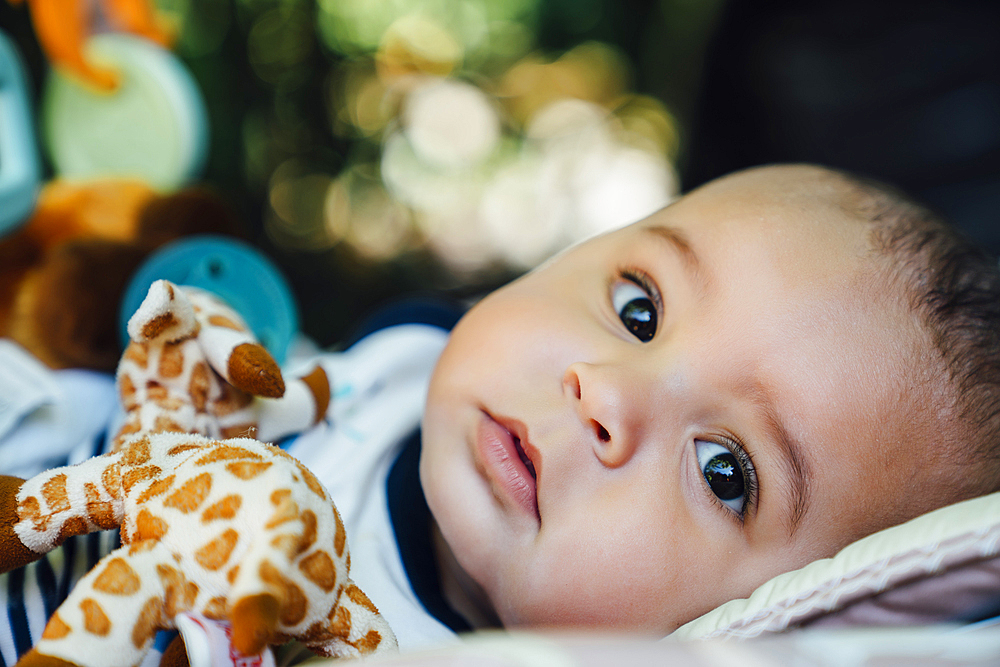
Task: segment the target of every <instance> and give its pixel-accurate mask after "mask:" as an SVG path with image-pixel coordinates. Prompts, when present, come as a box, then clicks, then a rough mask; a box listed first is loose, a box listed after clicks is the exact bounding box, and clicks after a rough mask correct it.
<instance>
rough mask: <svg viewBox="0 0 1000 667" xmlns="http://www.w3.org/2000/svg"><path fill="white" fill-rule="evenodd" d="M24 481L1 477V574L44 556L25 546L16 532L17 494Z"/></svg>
mask: <svg viewBox="0 0 1000 667" xmlns="http://www.w3.org/2000/svg"><path fill="white" fill-rule="evenodd" d="M22 484H24V480H23V479H21V478H19V477H9V476H7V475H0V573H3V572H10V571H11V570H16V569H17V568H19V567H23V566H24V565H27V564H28V563H31V562H33V561H36V560H38V559H39V558H41V557H42V555H43V554H40V553H36V552H34V551H32V550H31V549H29V548H28V547H26V546H24V543H22V542H21V538H19V537H18V536H17V533H15V532H14V524H15V523H17V521H18V515H17V492H18V491H19V490H20V488H21V485H22Z"/></svg>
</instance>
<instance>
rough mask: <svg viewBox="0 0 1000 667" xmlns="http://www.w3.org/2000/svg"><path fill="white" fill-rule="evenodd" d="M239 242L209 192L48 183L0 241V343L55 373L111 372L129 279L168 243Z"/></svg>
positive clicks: (238, 230)
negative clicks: (196, 239) (23, 219)
mask: <svg viewBox="0 0 1000 667" xmlns="http://www.w3.org/2000/svg"><path fill="white" fill-rule="evenodd" d="M194 234H219V235H224V236H234V237H242V236H243V229H242V225H241V223H240V222H239V220H238V219H237V218H236V216H235V215H234V214H233V213H232V212H231V211H230V210H229V208H228V207H227V206H226V205H225V204H224V203H223V202H222V201H221V200H220V199H219V198H218V197H217V196H215V195H213V194H212V193H211V192H209V191H207V190H203V189H196V188H192V189H188V190H182V191H179V192H176V193H173V194H170V195H159V194H157V193H156V192H155V191H153V190H152V189H150V188H149V186H147V185H145V184H144V183H142V182H140V181H134V180H124V179H119V180H115V179H105V180H98V181H89V182H79V183H68V182H63V181H54V182H50V183H48V184H47V185H46V186H45V187H44V188H43V190H42V192H41V194H40V195H39V198H38V203H37V206H36V209H35V212H34V214H33V215H32V217H31V218H30V219H29V220H28V222H27V223H25V225H24V226H23V227H22V228H21V229H19V230H18V231H17V232H16V233H15V234H13V235H11V236H9V237H7V238H4V239H2V240H0V336H5V337H7V338H11V339H13V340H15V341H17V342H18V343H19V344H20V345H21V346H23V347H24V348H25V349H27V350H29V351H30V352H31V353H33V354H34V355H35V356H36V357H38V358H39V359H41V360H42V361H43V362H44V363H45V364H47V365H48V366H50V367H51V368H89V369H93V370H102V371H109V372H110V371H114V369H115V367H116V365H117V364H118V359H119V356H120V354H121V347H120V342H119V333H118V321H119V320H118V309H119V305H120V303H121V300H122V295H123V294H124V292H125V289H126V287H127V286H128V282H129V279H130V278H131V276H132V274H133V273H134V272H135V271H136V269H138V267H139V266H140V265H141V264H142V262H143V261H144V260H145V259H146V258H147V257H148V256H149V255H150V254H151V253H152V252H153V251H155V250H156V249H157V248H159V247H160V246H162V245H163V244H164V243H167V242H169V241H173V240H176V239H180V238H183V237H186V236H191V235H194Z"/></svg>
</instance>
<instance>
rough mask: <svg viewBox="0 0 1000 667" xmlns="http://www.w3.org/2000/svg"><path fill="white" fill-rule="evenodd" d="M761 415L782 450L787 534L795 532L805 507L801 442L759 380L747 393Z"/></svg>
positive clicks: (805, 478) (806, 486) (805, 476)
mask: <svg viewBox="0 0 1000 667" xmlns="http://www.w3.org/2000/svg"><path fill="white" fill-rule="evenodd" d="M748 393H749V394H750V395H751V399H752V400H753V402H754V403H755V404H756V406H757V409H758V411H759V412H760V414H761V415H762V416H763V418H764V426H765V428H766V430H767V433H768V435H770V437H771V440H772V441H774V442H775V443H777V445H778V450H779V451H780V453H781V462H782V465H783V466H784V468H785V477H786V478H787V479H788V480H789V481H790V482H791V500H792V502H791V506H792V511H791V515H790V517H789V523H788V534H789V537H791V536H792V535H794V534H795V530H796V529H797V528H798V526H799V524H800V523H801V521H802V517H803V516H805V513H806V509H807V508H808V496H809V479H810V475H809V469H808V466H807V464H806V460H805V458H804V457H803V456H802V451H803V448H802V445H801V444H800V443H799V441H798V440H797V439H795V438H794V437H793V436H792V435H791V433H789V432H788V429H787V428H785V424H784V422H782V421H781V418H780V417H779V416H778V414H777V412H776V411H775V409H774V402H773V401H772V400H771V397H770V393H769V392H768V391H767V390H766V389H765V388H764V387H763V386H762V385H761V384H760V383H758V382H756V381H755V382H752V384H751V387H750V389H749V392H748Z"/></svg>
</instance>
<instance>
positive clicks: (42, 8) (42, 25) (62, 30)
mask: <svg viewBox="0 0 1000 667" xmlns="http://www.w3.org/2000/svg"><path fill="white" fill-rule="evenodd" d="M8 1H9V2H10V3H11V4H12V5H19V4H21V3H22V2H24V0H8ZM27 3H28V7H29V9H30V11H31V21H32V23H33V24H34V26H35V34H36V35H37V36H38V42H39V44H40V45H41V47H42V50H44V51H45V54H46V56H47V57H48V59H49V61H50V62H51V63H52V65H53V66H55V67H59V68H62V69H65V70H67V71H70V72H72V73H74V74H75V75H77V76H78V77H80V78H82V79H83V80H84V81H86V82H87V83H89V84H91V85H93V86H96V87H97V88H99V89H100V90H105V91H109V92H110V91H113V90H115V88H117V87H118V80H119V76H118V73H117V72H116V71H114V70H113V69H109V68H106V67H101V66H99V65H95V64H93V63H90V62H88V61H87V59H86V58H85V57H84V53H83V47H84V43H85V42H86V40H87V37H89V36H90V32H91V30H90V28H91V16H90V14H89V12H88V10H89V8H90V7H89V3H88V2H86V0H27ZM100 4H101V8H102V9H103V12H104V16H105V17H106V18H107V21H108V23H109V24H111V25H112V26H113V27H114V28H116V29H118V30H121V31H124V32H129V33H132V34H134V35H139V36H141V37H145V38H147V39H150V40H152V41H154V42H156V43H158V44H160V45H162V46H165V47H169V46H170V44H171V43H172V42H173V34H172V30H171V29H170V28H169V27H168V25H167V22H166V21H165V20H164V19H163V18H162V17H160V16H158V15H157V13H156V10H155V9H154V8H153V6H152V4H151V3H150V2H149V0H101V3H100Z"/></svg>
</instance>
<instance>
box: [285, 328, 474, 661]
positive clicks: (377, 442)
mask: <svg viewBox="0 0 1000 667" xmlns="http://www.w3.org/2000/svg"><path fill="white" fill-rule="evenodd" d="M447 336H448V334H447V332H446V331H444V330H442V329H439V328H437V327H432V326H426V325H420V324H407V325H401V326H395V327H391V328H388V329H383V330H381V331H377V332H375V333H374V334H371V335H369V336H367V337H366V338H364V339H362V340H361V341H359V342H358V343H356V344H355V345H354V346H352V347H351V348H349V349H348V350H347V351H345V352H342V353H339V354H327V355H322V356H320V357H318V358H314V359H312V360H309V362H310V363H311V362H312V361H318V362H319V363H321V364H322V365H323V367H324V370H326V372H327V375H328V376H329V377H330V379H331V383H332V385H333V387H332V398H331V401H330V409H329V411H328V414H327V417H328V418H327V420H326V422H323V423H320V424H319V425H317V427H315V428H313V429H312V430H310V431H308V432H306V433H304V434H303V435H301V436H300V437H299V438H298V439H297V440H295V441H294V442H293V443H292V444H291V445H290V446H289V447H287V451H288V453H290V454H291V455H292V456H294V457H296V458H298V459H299V460H300V461H302V462H303V463H304V464H305V465H306V466H307V467H309V469H310V470H312V471H313V472H314V473H315V474H316V476H317V477H318V478H319V479H320V480H321V481H322V482H323V484H324V485H326V487H327V489H328V490H329V491H330V494H331V496H332V497H333V500H334V502H335V503H336V504H337V508H338V510H339V511H340V514H341V517H342V518H343V520H344V524H345V526H346V528H347V544H348V547H349V548H350V550H351V578H352V579H354V581H355V582H356V583H357V584H358V586H360V587H361V590H363V591H364V592H365V593H366V594H367V595H368V596H369V597H370V598H371V599H372V602H374V603H375V606H377V607H378V608H379V611H381V612H382V614H383V616H385V618H386V620H387V621H388V622H389V625H390V626H391V627H392V629H393V631H394V632H395V633H396V638H397V640H398V641H399V647H400V650H401V651H407V650H411V649H416V648H422V647H426V646H432V645H440V644H442V643H443V642H448V641H452V640H454V639H455V637H456V635H455V633H454V632H453V631H452V630H451V629H449V628H448V627H447V626H445V625H444V624H443V623H441V622H440V621H438V620H437V619H436V618H434V617H433V616H431V615H430V614H428V613H427V611H426V610H425V609H424V607H423V606H422V605H421V603H420V601H419V600H418V599H417V597H416V595H415V594H414V593H413V590H412V588H411V586H410V583H409V580H408V578H407V576H406V572H405V570H404V568H403V563H402V561H401V560H400V556H399V550H398V547H397V545H396V540H395V536H394V533H393V528H392V522H391V520H390V517H389V510H388V507H387V504H386V479H387V477H388V474H389V469H390V468H391V466H392V464H393V462H394V461H395V460H396V457H397V455H398V454H399V451H400V449H401V448H402V446H403V444H405V441H406V439H407V438H408V436H410V435H412V434H413V432H414V431H415V430H416V429H417V428H418V427H419V425H420V418H421V415H422V413H423V408H424V399H425V397H426V394H427V385H428V382H429V380H430V375H431V371H432V370H433V368H434V364H435V363H436V361H437V358H438V356H440V354H441V351H442V350H443V349H444V345H445V342H446V340H447Z"/></svg>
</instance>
